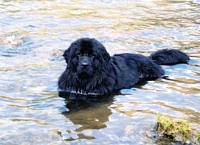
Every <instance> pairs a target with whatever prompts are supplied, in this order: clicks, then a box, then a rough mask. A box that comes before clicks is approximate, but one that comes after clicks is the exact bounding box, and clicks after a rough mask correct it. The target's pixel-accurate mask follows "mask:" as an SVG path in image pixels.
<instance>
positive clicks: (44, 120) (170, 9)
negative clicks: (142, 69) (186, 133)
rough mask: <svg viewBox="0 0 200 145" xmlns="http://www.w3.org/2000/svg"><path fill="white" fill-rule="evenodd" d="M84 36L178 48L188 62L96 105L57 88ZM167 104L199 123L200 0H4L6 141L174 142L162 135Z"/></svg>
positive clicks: (0, 66)
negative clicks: (158, 134) (69, 53)
mask: <svg viewBox="0 0 200 145" xmlns="http://www.w3.org/2000/svg"><path fill="white" fill-rule="evenodd" d="M80 37H94V38H96V39H98V40H99V41H100V42H102V43H103V44H104V46H105V47H106V48H107V50H108V52H109V53H110V54H111V55H113V54H115V53H125V52H129V53H139V54H143V55H149V54H150V53H152V52H154V51H156V50H160V49H165V48H175V49H179V50H181V51H183V52H185V53H187V54H188V55H189V56H190V58H191V60H190V62H189V64H188V65H187V64H180V65H175V66H163V68H164V69H165V72H166V77H165V78H162V79H158V80H155V81H148V82H145V83H144V84H140V85H137V86H135V87H133V88H131V89H124V90H121V92H120V93H119V94H116V95H114V96H113V97H110V98H108V99H104V100H101V101H96V102H94V103H92V104H89V105H88V104H87V105H84V104H81V105H80V104H78V103H70V104H69V105H67V104H68V101H66V100H65V99H63V98H60V97H58V94H57V80H58V77H59V76H60V75H61V73H62V72H63V71H64V69H65V67H66V64H65V61H64V60H63V58H62V53H63V51H64V50H65V49H67V48H68V46H69V45H70V43H71V42H72V41H74V40H76V39H78V38H80ZM158 113H162V114H165V115H167V116H170V117H171V118H173V119H184V120H186V121H187V122H188V123H189V124H190V125H191V126H192V128H193V129H195V130H196V131H199V130H200V1H198V0H185V1H173V0H172V1H169V0H162V1H155V0H143V1H137V0H130V1H128V0H121V1H118V0H112V1H109V0H94V1H89V0H82V1H81V0H49V1H48V0H41V1H39V0H38V1H37V0H32V1H28V0H0V131H1V133H0V144H2V145H20V144H23V145H29V144H31V145H32V144H34V145H41V144H42V145H45V144H48V145H57V144H63V145H64V144H81V145H82V144H108V145H110V144H134V145H143V144H145V145H146V144H149V145H152V144H155V145H157V144H158V145H161V144H174V143H172V142H169V141H163V140H157V139H156V138H155V130H154V126H155V124H156V116H157V114H158Z"/></svg>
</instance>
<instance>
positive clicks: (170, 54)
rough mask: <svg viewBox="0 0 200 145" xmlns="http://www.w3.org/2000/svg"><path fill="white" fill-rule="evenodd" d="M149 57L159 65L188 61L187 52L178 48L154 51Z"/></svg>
mask: <svg viewBox="0 0 200 145" xmlns="http://www.w3.org/2000/svg"><path fill="white" fill-rule="evenodd" d="M149 58H150V59H151V60H153V61H154V62H155V63H157V64H159V65H174V64H180V63H188V61H189V60H190V58H189V57H188V56H187V54H185V53H183V52H181V51H179V50H176V49H163V50H158V51H156V52H154V53H152V54H151V55H150V56H149Z"/></svg>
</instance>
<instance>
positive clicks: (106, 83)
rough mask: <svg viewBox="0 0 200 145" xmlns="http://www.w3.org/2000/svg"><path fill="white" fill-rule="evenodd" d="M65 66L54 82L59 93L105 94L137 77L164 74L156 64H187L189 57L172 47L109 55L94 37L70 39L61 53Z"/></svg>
mask: <svg viewBox="0 0 200 145" xmlns="http://www.w3.org/2000/svg"><path fill="white" fill-rule="evenodd" d="M63 56H64V58H65V60H66V63H67V67H66V69H65V71H64V72H63V74H62V75H61V76H60V78H59V81H58V91H59V93H60V94H61V93H64V94H66V95H70V94H75V95H83V96H86V97H87V96H90V95H92V96H97V95H108V94H111V93H112V92H114V91H118V90H120V89H125V88H131V87H133V86H134V85H135V84H136V83H138V82H139V81H141V80H148V79H156V78H159V77H162V76H163V75H164V70H163V69H162V68H161V66H159V65H173V64H178V63H187V62H188V61H189V57H188V56H187V55H186V54H184V53H183V52H180V51H179V50H175V49H171V50H168V49H164V50H159V51H157V52H155V53H153V54H151V55H150V56H149V57H145V56H143V55H140V54H129V53H123V54H116V55H114V56H110V55H109V53H108V52H107V51H106V49H105V47H104V46H103V45H102V44H101V43H100V42H99V41H97V40H96V39H92V38H81V39H78V40H76V41H74V42H73V43H72V44H71V45H70V46H69V48H68V49H67V50H66V51H65V52H64V54H63Z"/></svg>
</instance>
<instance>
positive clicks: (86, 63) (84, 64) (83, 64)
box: [81, 62, 89, 67]
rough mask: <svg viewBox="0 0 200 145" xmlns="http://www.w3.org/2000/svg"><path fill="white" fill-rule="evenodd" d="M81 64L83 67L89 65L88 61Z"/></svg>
mask: <svg viewBox="0 0 200 145" xmlns="http://www.w3.org/2000/svg"><path fill="white" fill-rule="evenodd" d="M81 66H82V67H88V66H89V63H88V62H82V63H81Z"/></svg>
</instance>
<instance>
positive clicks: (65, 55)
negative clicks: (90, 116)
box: [63, 48, 70, 63]
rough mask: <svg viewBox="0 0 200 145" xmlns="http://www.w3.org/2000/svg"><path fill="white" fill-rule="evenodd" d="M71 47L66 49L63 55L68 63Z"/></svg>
mask: <svg viewBox="0 0 200 145" xmlns="http://www.w3.org/2000/svg"><path fill="white" fill-rule="evenodd" d="M69 55H70V48H68V49H67V50H65V51H64V54H63V57H64V58H65V61H66V63H68V62H69Z"/></svg>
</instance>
